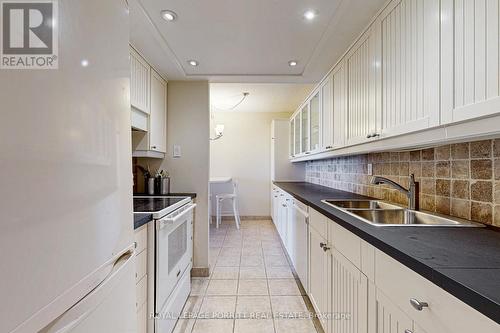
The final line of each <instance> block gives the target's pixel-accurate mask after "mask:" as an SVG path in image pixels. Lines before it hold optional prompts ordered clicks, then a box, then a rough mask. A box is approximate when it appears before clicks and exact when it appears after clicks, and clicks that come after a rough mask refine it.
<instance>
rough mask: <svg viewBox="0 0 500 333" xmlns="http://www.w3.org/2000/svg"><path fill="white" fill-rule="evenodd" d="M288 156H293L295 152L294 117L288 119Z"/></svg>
mask: <svg viewBox="0 0 500 333" xmlns="http://www.w3.org/2000/svg"><path fill="white" fill-rule="evenodd" d="M289 140H290V142H289V147H288V156H290V157H293V156H294V154H295V150H294V144H295V118H292V119H290V138H289Z"/></svg>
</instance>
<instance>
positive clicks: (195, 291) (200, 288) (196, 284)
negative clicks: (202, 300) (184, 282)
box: [191, 279, 208, 296]
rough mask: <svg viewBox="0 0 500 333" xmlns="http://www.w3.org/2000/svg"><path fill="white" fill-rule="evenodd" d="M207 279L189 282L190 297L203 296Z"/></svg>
mask: <svg viewBox="0 0 500 333" xmlns="http://www.w3.org/2000/svg"><path fill="white" fill-rule="evenodd" d="M207 286H208V279H192V280H191V296H200V295H204V294H205V292H206V291H207Z"/></svg>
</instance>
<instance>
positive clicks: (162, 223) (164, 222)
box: [158, 203, 196, 229]
mask: <svg viewBox="0 0 500 333" xmlns="http://www.w3.org/2000/svg"><path fill="white" fill-rule="evenodd" d="M195 207H196V204H195V203H191V204H189V205H187V206H185V207H182V208H180V209H182V212H180V213H178V214H177V215H175V216H172V217H168V216H167V217H165V218H163V219H161V220H160V224H159V226H158V227H159V229H163V228H164V227H166V226H167V225H173V224H174V223H176V222H177V221H179V220H181V219H182V218H184V216H186V215H187V214H188V213H190V212H191V211H192V210H193V209H194V208H195Z"/></svg>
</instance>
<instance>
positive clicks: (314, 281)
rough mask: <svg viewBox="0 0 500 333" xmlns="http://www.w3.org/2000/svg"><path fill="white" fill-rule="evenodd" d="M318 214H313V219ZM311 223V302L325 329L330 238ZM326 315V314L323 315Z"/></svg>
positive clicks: (309, 293) (309, 294) (327, 307)
mask: <svg viewBox="0 0 500 333" xmlns="http://www.w3.org/2000/svg"><path fill="white" fill-rule="evenodd" d="M315 217H316V214H311V216H310V218H311V221H312V220H313V219H314V218H315ZM313 225H314V224H313V223H310V225H309V292H308V296H309V299H310V300H311V303H312V305H313V307H314V309H315V310H316V313H318V314H319V315H320V316H321V317H320V322H321V324H322V325H323V329H324V330H325V331H326V330H327V326H328V325H327V322H328V321H327V320H326V315H327V314H328V309H329V306H328V292H327V290H329V287H330V286H329V285H328V280H329V278H328V266H329V264H328V257H329V254H328V240H327V238H326V237H327V235H326V234H324V233H321V231H318V230H316V229H315V228H314V227H313ZM323 315H325V316H323Z"/></svg>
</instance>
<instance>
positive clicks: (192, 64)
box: [188, 60, 198, 67]
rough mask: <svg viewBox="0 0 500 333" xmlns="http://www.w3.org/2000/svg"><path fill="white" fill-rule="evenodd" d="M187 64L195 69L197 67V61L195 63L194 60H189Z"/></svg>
mask: <svg viewBox="0 0 500 333" xmlns="http://www.w3.org/2000/svg"><path fill="white" fill-rule="evenodd" d="M188 64H190V65H191V66H193V67H196V66H198V61H196V60H189V61H188Z"/></svg>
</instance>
